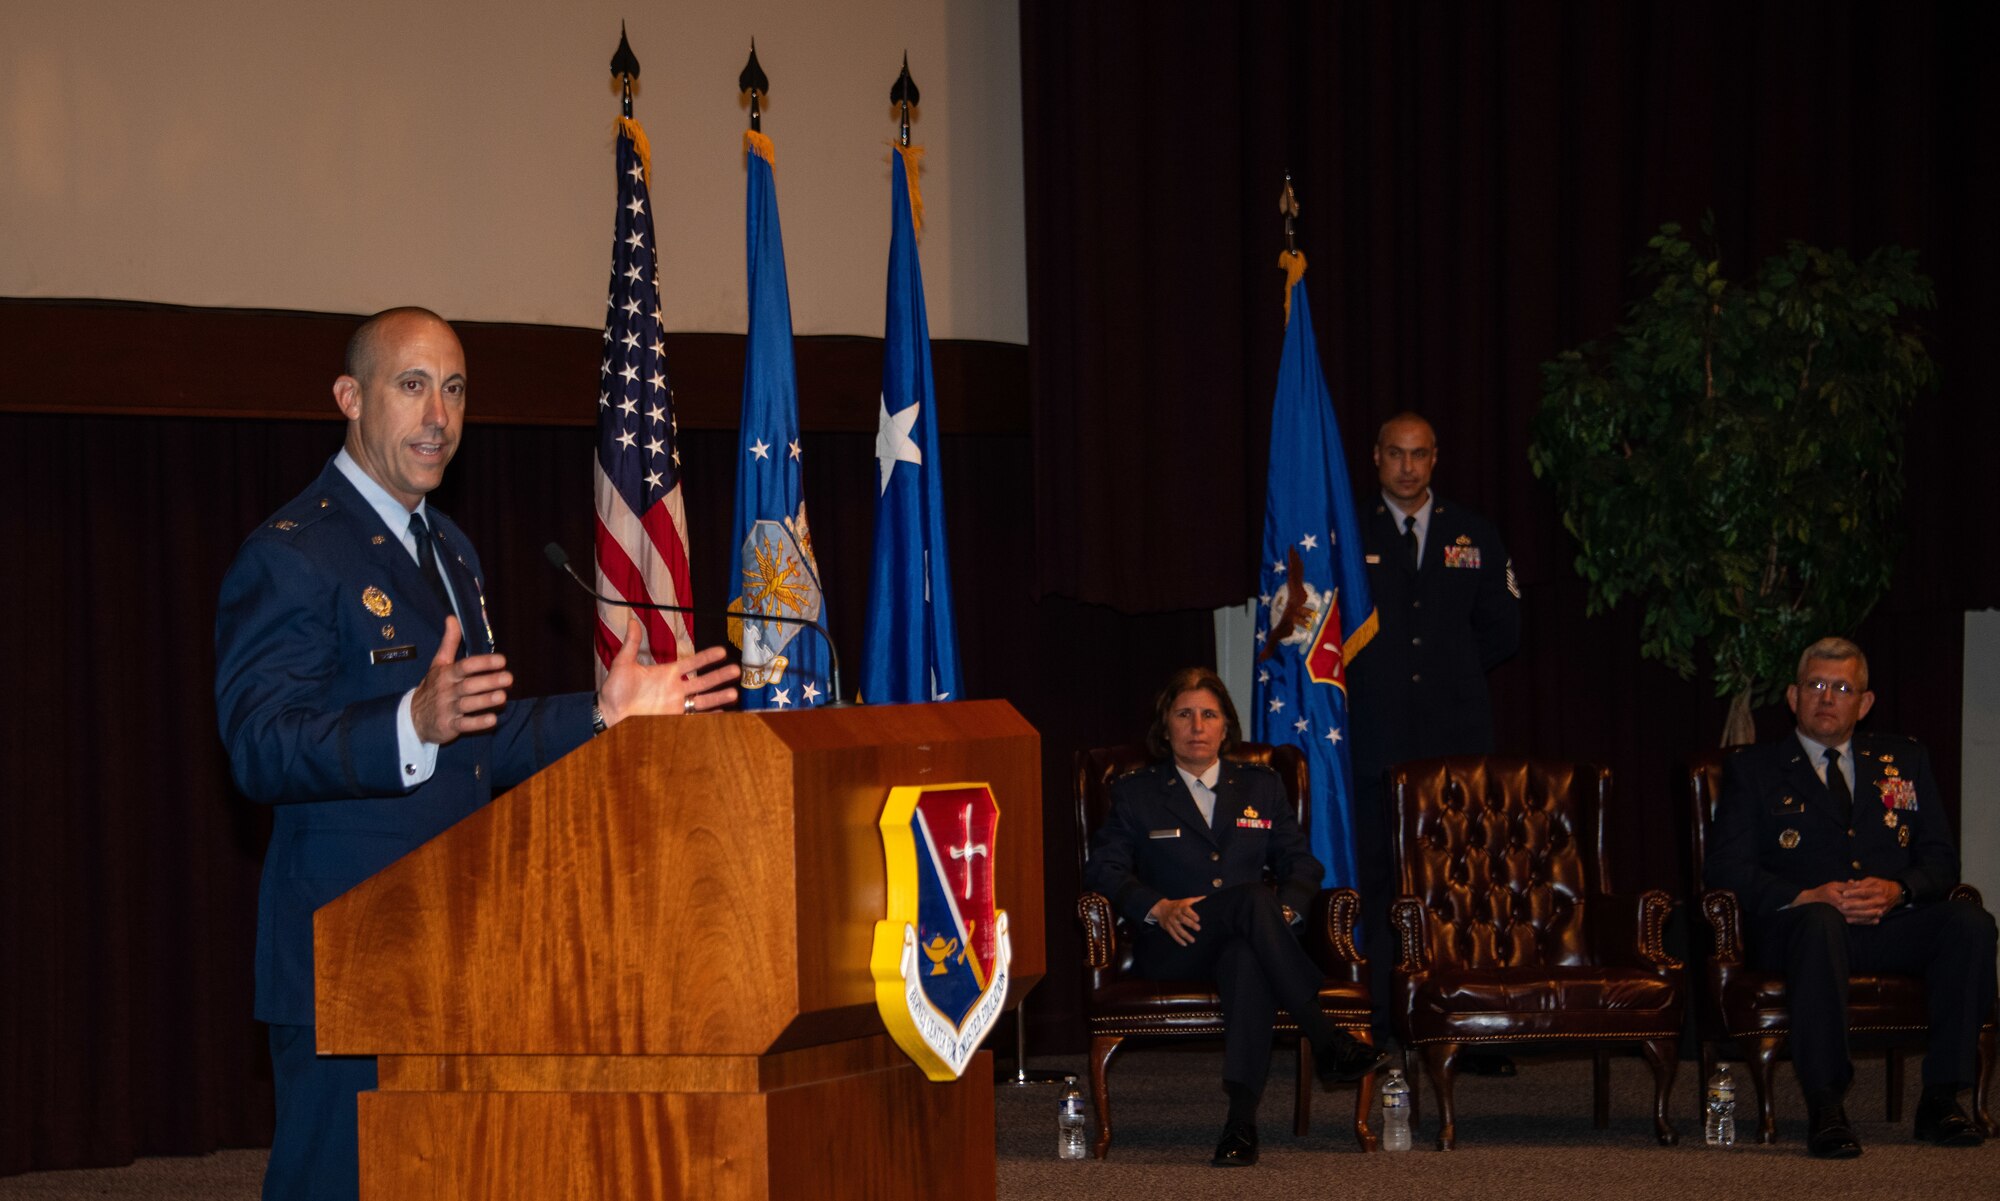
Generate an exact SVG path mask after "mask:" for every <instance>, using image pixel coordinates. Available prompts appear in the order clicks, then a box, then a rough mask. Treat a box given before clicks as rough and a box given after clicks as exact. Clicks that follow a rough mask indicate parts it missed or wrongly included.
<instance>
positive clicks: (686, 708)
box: [681, 697, 694, 714]
mask: <svg viewBox="0 0 2000 1201" xmlns="http://www.w3.org/2000/svg"><path fill="white" fill-rule="evenodd" d="M681 712H682V713H686V714H693V713H694V698H693V697H688V698H687V699H685V700H683V701H682V702H681Z"/></svg>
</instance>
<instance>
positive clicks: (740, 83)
mask: <svg viewBox="0 0 2000 1201" xmlns="http://www.w3.org/2000/svg"><path fill="white" fill-rule="evenodd" d="M736 89H737V90H738V91H740V92H748V93H750V132H751V133H760V132H762V128H763V127H762V124H761V122H762V119H763V104H762V100H763V97H764V96H766V95H769V94H770V91H771V81H770V80H769V79H768V78H766V77H765V75H764V68H763V67H761V66H759V65H757V39H756V38H751V39H750V61H749V62H747V63H744V64H743V73H742V74H740V75H738V76H737V77H736Z"/></svg>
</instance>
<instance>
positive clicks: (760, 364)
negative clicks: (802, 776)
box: [729, 130, 831, 709]
mask: <svg viewBox="0 0 2000 1201" xmlns="http://www.w3.org/2000/svg"><path fill="white" fill-rule="evenodd" d="M743 141H744V146H745V148H746V149H747V150H748V151H749V153H748V154H746V155H745V156H744V157H745V159H747V160H748V164H749V194H748V211H747V214H746V217H745V244H746V251H747V254H748V264H749V276H750V333H749V337H748V339H747V346H746V348H745V351H744V361H743V427H742V432H741V434H740V435H739V439H738V440H739V443H740V446H739V450H738V453H737V457H736V472H737V474H736V524H735V526H734V529H735V531H736V541H735V545H734V547H733V548H732V549H731V551H730V562H729V578H730V592H731V596H730V601H729V607H730V608H732V609H739V610H742V611H743V612H745V613H757V614H770V615H773V616H783V617H791V618H803V619H819V620H822V621H824V619H825V618H824V611H825V605H824V600H823V598H822V595H821V591H820V581H819V563H818V561H817V560H816V559H815V558H814V557H813V544H812V532H811V530H810V528H809V527H808V526H807V524H806V501H805V482H804V477H803V475H802V466H803V464H804V461H805V452H804V451H803V450H802V449H801V448H800V446H799V399H798V392H799V387H798V376H797V374H796V373H795V372H794V370H793V368H792V300H791V293H790V292H789V291H788V290H787V288H786V285H785V239H784V235H783V233H782V232H781V231H780V230H779V228H778V185H777V178H776V176H775V175H774V174H773V168H774V166H775V164H776V162H777V152H776V150H775V149H774V148H773V147H772V145H771V139H770V138H768V137H766V136H764V135H763V134H761V133H758V132H757V131H755V130H749V131H746V132H745V133H744V135H743ZM729 640H730V641H731V642H733V643H735V644H736V645H737V646H738V647H740V648H742V651H743V656H742V666H743V677H742V679H741V680H740V681H739V682H738V684H737V690H738V692H739V693H740V694H741V696H742V698H743V707H744V708H745V709H788V708H796V707H799V706H805V705H818V704H824V703H826V702H827V701H828V700H829V699H831V697H830V696H829V691H830V687H829V684H828V681H827V666H828V663H829V655H828V650H827V643H826V639H825V638H824V637H822V636H821V634H820V632H819V631H818V630H815V629H813V628H812V627H810V626H806V625H801V624H798V622H797V621H790V622H779V621H771V620H767V619H765V618H760V617H744V618H735V617H732V618H730V619H729Z"/></svg>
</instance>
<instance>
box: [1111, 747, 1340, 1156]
mask: <svg viewBox="0 0 2000 1201" xmlns="http://www.w3.org/2000/svg"><path fill="white" fill-rule="evenodd" d="M1223 757H1224V758H1226V759H1231V760H1234V761H1236V762H1239V763H1263V764H1268V765H1269V766H1270V767H1271V768H1272V769H1273V770H1274V771H1276V772H1277V773H1278V776H1279V778H1280V780H1282V781H1283V783H1284V787H1285V795H1286V797H1287V799H1289V800H1290V801H1291V803H1292V805H1293V807H1294V809H1296V810H1297V813H1298V819H1299V827H1300V828H1301V829H1304V828H1305V826H1306V821H1307V818H1308V814H1307V812H1306V806H1305V804H1304V798H1305V797H1307V796H1308V795H1310V791H1311V790H1310V787H1309V785H1308V783H1307V769H1306V761H1305V756H1303V755H1301V754H1300V753H1299V751H1298V748H1296V747H1289V746H1283V747H1271V746H1265V745H1262V744H1260V743H1240V744H1238V745H1237V746H1236V747H1235V748H1234V749H1232V750H1231V751H1230V752H1229V753H1228V754H1227V755H1225V756H1223ZM1149 762H1151V759H1150V757H1149V756H1148V755H1147V754H1146V750H1145V748H1144V747H1141V746H1115V747H1099V748H1097V749H1095V750H1088V751H1080V752H1078V753H1077V756H1076V833H1077V859H1078V868H1079V878H1080V876H1081V868H1082V866H1083V864H1084V862H1086V861H1087V860H1088V859H1089V856H1090V836H1091V835H1092V834H1094V833H1096V832H1097V829H1098V827H1100V826H1102V825H1103V824H1104V819H1105V817H1106V816H1108V815H1109V813H1110V812H1111V785H1112V783H1113V782H1114V781H1116V780H1118V779H1119V778H1120V777H1122V776H1126V775H1130V774H1131V773H1132V772H1135V771H1138V770H1139V769H1140V768H1142V767H1145V766H1146V765H1147V764H1148V763H1149ZM1360 914H1361V896H1360V894H1359V893H1357V892H1355V891H1354V890H1353V889H1351V888H1338V889H1334V890H1332V891H1322V892H1321V893H1320V894H1319V896H1318V897H1317V898H1316V899H1315V900H1314V901H1313V906H1312V912H1311V913H1309V914H1307V916H1306V931H1307V933H1306V936H1305V945H1306V949H1307V951H1308V952H1309V953H1310V954H1311V955H1312V957H1313V958H1314V960H1315V961H1317V962H1318V963H1319V964H1320V966H1321V968H1322V969H1323V970H1325V971H1326V972H1327V975H1328V979H1327V980H1326V982H1325V983H1324V984H1322V985H1321V987H1320V993H1319V996H1320V1008H1321V1010H1322V1011H1324V1012H1325V1014H1326V1016H1327V1017H1328V1019H1329V1020H1331V1021H1333V1022H1335V1023H1337V1024H1338V1025H1339V1026H1340V1027H1341V1028H1342V1029H1344V1030H1346V1031H1347V1032H1348V1033H1349V1034H1352V1035H1354V1036H1355V1037H1356V1038H1358V1039H1361V1040H1362V1041H1364V1042H1369V1041H1372V1038H1371V1035H1370V1033H1369V1026H1368V961H1367V960H1366V959H1363V958H1362V957H1361V954H1360V952H1359V951H1358V950H1356V948H1355V945H1354V926H1355V923H1356V921H1358V920H1359V918H1360ZM1076 915H1077V920H1078V921H1079V922H1080V923H1082V926H1083V936H1084V979H1083V1012H1084V1018H1085V1021H1086V1023H1087V1024H1088V1025H1089V1027H1090V1095H1091V1100H1092V1101H1093V1102H1094V1103H1095V1104H1096V1106H1097V1142H1096V1145H1095V1147H1094V1150H1095V1153H1096V1155H1097V1158H1099V1159H1102V1158H1104V1155H1105V1152H1106V1151H1107V1150H1109V1149H1110V1146H1111V1096H1110V1091H1109V1087H1108V1085H1107V1083H1106V1077H1107V1075H1108V1074H1109V1072H1110V1068H1111V1059H1112V1056H1114V1055H1116V1054H1117V1053H1118V1050H1119V1048H1120V1047H1122V1046H1123V1045H1124V1044H1125V1042H1126V1041H1127V1040H1128V1039H1134V1038H1218V1039H1219V1038H1221V1037H1222V998H1221V997H1219V996H1217V995H1216V993H1215V990H1214V989H1213V988H1212V987H1210V986H1209V985H1208V984H1207V983H1206V982H1198V983H1194V982H1180V981H1170V980H1147V979H1145V978H1143V977H1141V976H1139V975H1137V974H1136V973H1135V972H1134V971H1133V970H1132V938H1131V937H1130V936H1129V935H1128V934H1127V933H1126V931H1125V920H1124V919H1123V918H1121V917H1119V916H1118V915H1117V913H1116V912H1115V911H1114V910H1113V909H1112V907H1111V902H1110V901H1109V900H1108V899H1107V898H1105V897H1104V896H1103V895H1102V894H1099V893H1095V892H1085V893H1084V894H1083V895H1082V896H1080V897H1078V898H1077V903H1076ZM1277 1030H1278V1032H1279V1033H1286V1034H1294V1035H1295V1034H1297V1033H1298V1026H1297V1024H1296V1023H1294V1022H1293V1021H1292V1019H1291V1017H1290V1016H1289V1015H1288V1014H1286V1013H1284V1012H1283V1011H1282V1010H1280V1011H1279V1013H1278V1024H1277ZM1297 1041H1298V1055H1299V1078H1298V1090H1297V1093H1296V1096H1295V1098H1294V1103H1293V1104H1294V1108H1293V1117H1292V1132H1293V1133H1294V1134H1298V1135H1304V1134H1305V1133H1306V1132H1307V1131H1308V1130H1309V1129H1310V1128H1311V1126H1312V1089H1313V1086H1314V1077H1313V1065H1312V1048H1311V1046H1310V1045H1309V1044H1308V1043H1307V1042H1306V1040H1305V1039H1303V1038H1301V1039H1298V1040H1297ZM1375 1084H1376V1081H1375V1078H1374V1077H1373V1076H1371V1077H1369V1078H1368V1079H1366V1080H1363V1081H1362V1082H1361V1084H1360V1085H1359V1087H1358V1091H1357V1093H1356V1096H1355V1099H1354V1138H1355V1141H1356V1142H1357V1143H1359V1144H1360V1145H1361V1149H1362V1150H1364V1151H1373V1150H1374V1149H1375V1146H1376V1138H1375V1135H1374V1133H1373V1132H1372V1131H1370V1130H1369V1128H1368V1118H1369V1113H1370V1110H1371V1109H1372V1108H1373V1107H1374V1101H1375Z"/></svg>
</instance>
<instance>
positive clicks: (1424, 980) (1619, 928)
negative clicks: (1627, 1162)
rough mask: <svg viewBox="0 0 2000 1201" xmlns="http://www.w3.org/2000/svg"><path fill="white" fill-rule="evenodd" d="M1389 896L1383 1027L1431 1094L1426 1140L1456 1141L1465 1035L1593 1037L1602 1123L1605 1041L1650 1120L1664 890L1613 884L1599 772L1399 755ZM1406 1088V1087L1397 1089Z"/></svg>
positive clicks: (1603, 778) (1675, 1006) (1675, 968)
mask: <svg viewBox="0 0 2000 1201" xmlns="http://www.w3.org/2000/svg"><path fill="white" fill-rule="evenodd" d="M1389 788H1390V793H1391V795H1392V796H1393V797H1394V798H1395V807H1396V808H1395V813H1396V822H1395V831H1394V842H1395V848H1396V859H1397V863H1398V865H1399V870H1400V872H1401V890H1400V891H1401V894H1402V895H1400V896H1399V897H1397V899H1396V901H1395V903H1394V905H1393V906H1392V907H1391V910H1390V922H1391V924H1392V926H1393V927H1394V929H1395V931H1396V936H1397V942H1398V944H1399V951H1398V957H1397V963H1396V966H1395V973H1394V976H1395V987H1396V1000H1397V1004H1396V1005H1395V1007H1394V1008H1395V1009H1396V1011H1397V1023H1398V1033H1399V1035H1400V1036H1401V1039H1402V1043H1403V1062H1404V1067H1405V1069H1406V1073H1407V1070H1408V1069H1409V1067H1410V1065H1411V1057H1412V1055H1413V1054H1415V1053H1418V1052H1421V1054H1422V1057H1423V1062H1424V1069H1425V1071H1426V1073H1427V1074H1428V1075H1429V1077H1430V1080H1431V1085H1432V1087H1433V1088H1435V1089H1436V1090H1437V1094H1438V1114H1439V1119H1440V1126H1439V1130H1438V1140H1437V1144H1438V1148H1439V1149H1440V1150H1447V1151H1448V1150H1450V1149H1451V1148H1452V1147H1454V1146H1455V1145H1456V1144H1457V1129H1456V1118H1455V1112H1454V1107H1453V1103H1452V1084H1453V1081H1454V1080H1455V1078H1456V1072H1457V1059H1458V1056H1459V1053H1460V1052H1461V1050H1463V1049H1464V1048H1466V1047H1469V1046H1506V1045H1509V1044H1516V1045H1518V1044H1530V1045H1532V1044H1535V1043H1546V1042H1555V1041H1580V1042H1584V1043H1588V1044H1593V1048H1592V1049H1593V1052H1594V1055H1595V1058H1596V1071H1595V1074H1594V1080H1593V1083H1594V1086H1595V1088H1594V1094H1595V1096H1594V1100H1595V1107H1594V1111H1593V1117H1594V1118H1595V1120H1596V1124H1597V1127H1598V1129H1600V1130H1601V1129H1603V1128H1604V1127H1606V1126H1608V1125H1609V1124H1610V1090H1609V1085H1610V1055H1609V1045H1610V1044H1611V1043H1614V1042H1636V1043H1638V1044H1639V1047H1640V1050H1641V1051H1642V1052H1643V1053H1644V1055H1645V1057H1646V1061H1647V1063H1648V1064H1650V1065H1651V1067H1652V1069H1653V1126H1654V1130H1655V1133H1656V1134H1657V1136H1658V1138H1659V1140H1660V1143H1661V1144H1662V1145H1665V1146H1671V1145H1673V1144H1674V1143H1676V1142H1678V1141H1679V1136H1678V1135H1677V1134H1676V1133H1675V1132H1674V1128H1673V1125H1672V1123H1671V1122H1669V1121H1668V1120H1667V1103H1668V1097H1669V1094H1670V1092H1671V1090H1672V1088H1673V1080H1674V1069H1675V1067H1676V1066H1677V1043H1678V1040H1679V1037H1680V1030H1681V1022H1682V1019H1683V1017H1684V1015H1685V1013H1686V1006H1687V1003H1686V999H1685V998H1686V984H1685V979H1684V975H1683V972H1682V967H1681V963H1680V961H1679V960H1677V959H1675V958H1673V957H1672V956H1670V955H1668V954H1667V952H1666V950H1665V948H1664V946H1663V944H1662V935H1663V932H1664V930H1665V927H1666V923H1667V916H1668V914H1669V913H1671V912H1672V910H1673V904H1674V903H1673V899H1672V898H1671V897H1669V896H1668V895H1667V894H1666V893H1664V892H1661V891H1659V890H1653V891H1649V892H1644V893H1639V894H1637V895H1620V894H1617V893H1614V892H1613V891H1612V887H1611V873H1610V868H1609V865H1608V863H1607V862H1606V854H1605V843H1604V821H1605V810H1606V808H1607V806H1608V805H1609V803H1610V800H1611V773H1610V772H1609V771H1607V770H1604V769H1602V768H1597V767H1592V766H1589V765H1587V764H1578V763H1565V762H1557V761H1552V760H1539V759H1510V758H1503V757H1500V756H1485V755H1466V756H1457V757H1453V758H1449V759H1426V760H1419V761H1417V762H1413V763H1403V764H1398V765H1397V766H1396V767H1394V768H1393V769H1391V771H1390V774H1389ZM1412 1099H1413V1100H1414V1098H1412Z"/></svg>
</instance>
